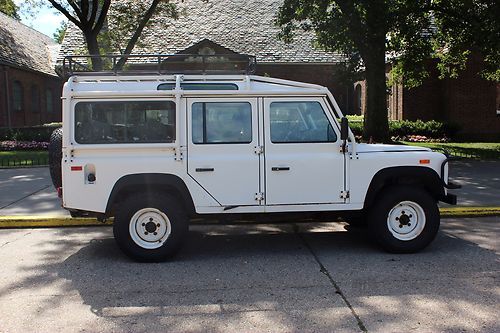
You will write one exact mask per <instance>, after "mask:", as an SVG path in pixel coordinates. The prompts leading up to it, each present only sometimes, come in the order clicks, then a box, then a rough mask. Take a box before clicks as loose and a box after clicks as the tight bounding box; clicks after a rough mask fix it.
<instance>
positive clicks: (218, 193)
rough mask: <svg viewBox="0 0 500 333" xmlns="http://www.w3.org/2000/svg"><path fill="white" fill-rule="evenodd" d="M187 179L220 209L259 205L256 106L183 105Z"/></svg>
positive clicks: (239, 102)
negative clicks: (186, 136) (186, 142)
mask: <svg viewBox="0 0 500 333" xmlns="http://www.w3.org/2000/svg"><path fill="white" fill-rule="evenodd" d="M187 108H188V117H187V118H188V138H187V141H188V154H189V157H188V173H189V175H190V176H191V177H192V178H193V179H194V180H195V181H196V182H197V183H198V184H199V185H200V186H202V187H203V188H204V189H205V191H207V192H208V193H209V194H210V195H211V196H212V197H213V198H214V199H215V200H216V201H218V202H219V203H220V204H221V205H222V206H247V205H258V204H259V201H257V200H256V199H255V197H256V193H259V192H261V191H260V179H259V178H260V177H259V175H260V173H259V158H260V156H259V155H258V154H256V152H255V147H256V146H258V121H257V119H258V118H257V100H256V99H255V98H249V99H243V98H227V99H221V98H217V99H210V98H204V99H188V103H187Z"/></svg>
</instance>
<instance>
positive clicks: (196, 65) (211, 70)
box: [62, 53, 257, 78]
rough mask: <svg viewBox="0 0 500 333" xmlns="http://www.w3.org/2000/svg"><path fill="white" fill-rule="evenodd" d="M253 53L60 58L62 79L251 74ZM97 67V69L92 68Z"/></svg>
mask: <svg viewBox="0 0 500 333" xmlns="http://www.w3.org/2000/svg"><path fill="white" fill-rule="evenodd" d="M256 65H257V60H256V58H255V56H250V55H246V54H237V53H234V54H217V55H200V54H130V55H122V54H116V55H115V54H112V55H103V56H101V55H98V56H96V55H73V56H66V57H64V59H63V64H62V71H63V76H64V77H65V78H69V77H70V76H73V75H85V74H92V75H95V74H96V73H99V74H103V75H118V74H122V73H126V74H128V75H130V74H132V75H133V74H137V75H143V74H246V75H250V74H254V73H255V68H256ZM96 67H97V68H96Z"/></svg>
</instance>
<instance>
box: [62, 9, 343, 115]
mask: <svg viewBox="0 0 500 333" xmlns="http://www.w3.org/2000/svg"><path fill="white" fill-rule="evenodd" d="M126 1H130V2H131V5H133V1H131V0H126ZM281 3H282V0H269V1H262V0H234V1H207V2H205V1H196V0H184V1H182V2H181V1H177V5H178V7H179V10H180V12H181V13H182V14H181V16H180V17H179V19H177V20H174V19H171V18H167V17H162V16H161V15H157V16H156V17H154V18H153V19H152V22H151V24H150V25H149V26H148V27H146V28H145V30H144V32H143V35H142V38H141V43H140V45H137V46H136V47H135V49H134V50H133V53H134V54H177V53H184V54H185V53H190V54H226V53H230V54H231V53H238V54H248V55H253V56H255V57H256V58H257V69H256V74H257V75H268V76H272V77H276V78H282V79H289V80H297V81H302V82H310V83H316V84H320V85H323V86H327V87H328V88H330V90H331V91H332V93H333V94H334V95H335V98H336V99H337V100H338V102H339V105H340V107H341V108H344V109H347V108H349V107H350V101H349V99H348V97H349V96H350V95H351V94H350V92H349V91H350V90H351V89H352V88H351V86H352V84H351V83H343V82H340V81H339V80H338V79H337V80H336V79H335V72H336V69H337V68H338V66H339V63H340V62H341V61H342V60H343V57H342V56H340V55H339V54H337V53H332V52H325V51H321V50H318V49H316V48H314V47H313V39H314V34H313V33H306V32H298V33H297V35H296V36H295V39H294V41H293V42H292V43H291V44H285V43H284V42H283V41H281V40H279V39H278V33H279V31H280V30H279V28H278V27H276V26H275V24H274V19H275V15H276V13H277V11H278V8H279V6H280V5H281ZM109 15H110V16H112V15H114V11H113V7H111V9H110V12H109ZM109 28H110V29H112V27H111V26H109ZM84 45H85V43H84V39H83V37H82V35H81V33H80V32H79V30H78V29H77V28H75V27H74V26H71V25H70V26H69V29H68V31H67V33H66V36H65V38H64V41H63V44H62V48H61V53H60V59H61V58H62V56H64V55H72V54H77V53H79V52H80V53H81V52H82V49H83V46H84Z"/></svg>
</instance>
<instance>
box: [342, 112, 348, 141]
mask: <svg viewBox="0 0 500 333" xmlns="http://www.w3.org/2000/svg"><path fill="white" fill-rule="evenodd" d="M348 138H349V120H348V119H347V118H346V117H342V119H341V120H340V140H343V141H347V139H348Z"/></svg>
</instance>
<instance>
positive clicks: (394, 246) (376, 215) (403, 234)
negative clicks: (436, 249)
mask: <svg viewBox="0 0 500 333" xmlns="http://www.w3.org/2000/svg"><path fill="white" fill-rule="evenodd" d="M419 207H420V208H419ZM405 209H406V211H405ZM415 213H416V216H417V218H415V217H414V216H413V215H414V214H415ZM405 216H406V217H405ZM419 216H425V223H421V222H422V221H424V219H422V218H419ZM419 220H420V224H419ZM368 224H369V228H370V233H371V235H373V237H374V240H375V241H376V242H377V243H378V244H379V245H380V246H381V247H382V248H383V249H385V250H386V251H388V252H392V253H414V252H418V251H420V250H422V249H423V248H425V247H426V246H427V245H429V244H430V243H431V242H432V241H433V240H434V238H435V237H436V234H437V232H438V230H439V224H440V215H439V209H438V206H437V201H436V200H435V199H434V198H433V197H432V196H431V195H430V194H429V193H428V192H426V191H425V190H424V189H421V188H418V187H417V188H415V187H407V186H392V187H389V188H387V189H385V190H384V191H383V192H382V193H381V195H380V196H379V199H378V200H377V201H376V202H375V203H374V205H373V207H372V208H371V210H370V213H369V220H368ZM419 230H420V231H419ZM412 237H413V238H412Z"/></svg>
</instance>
